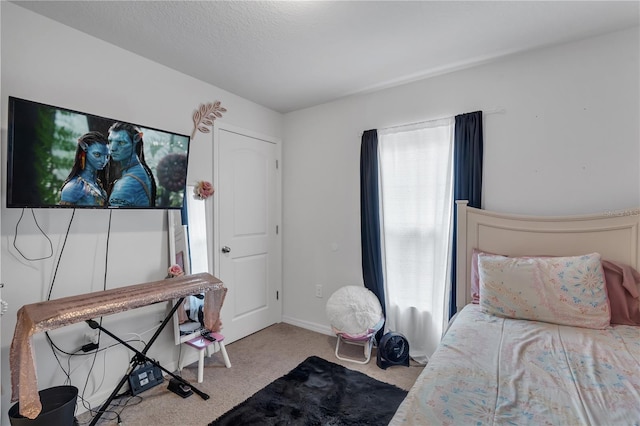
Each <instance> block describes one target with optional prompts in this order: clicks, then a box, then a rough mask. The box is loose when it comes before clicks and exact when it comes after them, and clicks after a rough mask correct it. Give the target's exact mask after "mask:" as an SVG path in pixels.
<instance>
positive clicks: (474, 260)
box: [471, 248, 495, 305]
mask: <svg viewBox="0 0 640 426" xmlns="http://www.w3.org/2000/svg"><path fill="white" fill-rule="evenodd" d="M480 254H490V255H494V254H495V253H489V252H486V251H480V250H478V249H476V248H474V249H473V251H472V252H471V303H475V304H476V305H477V304H478V303H480V275H479V274H478V255H480Z"/></svg>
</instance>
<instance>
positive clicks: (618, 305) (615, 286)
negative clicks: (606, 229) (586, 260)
mask: <svg viewBox="0 0 640 426" xmlns="http://www.w3.org/2000/svg"><path fill="white" fill-rule="evenodd" d="M602 267H603V269H604V277H605V280H606V281H607V293H608V295H609V304H610V305H611V324H625V325H640V293H639V291H638V290H639V288H640V272H638V271H636V270H635V269H633V268H632V267H631V266H629V265H625V264H624V263H619V262H613V261H610V260H603V261H602Z"/></svg>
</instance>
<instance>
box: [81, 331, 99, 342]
mask: <svg viewBox="0 0 640 426" xmlns="http://www.w3.org/2000/svg"><path fill="white" fill-rule="evenodd" d="M99 334H100V330H98V329H95V330H91V331H87V332H86V333H84V340H86V341H87V342H89V343H95V344H98V336H99Z"/></svg>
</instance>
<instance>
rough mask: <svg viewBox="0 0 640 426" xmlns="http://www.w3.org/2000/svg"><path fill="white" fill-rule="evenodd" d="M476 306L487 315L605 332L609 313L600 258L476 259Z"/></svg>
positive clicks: (488, 257)
mask: <svg viewBox="0 0 640 426" xmlns="http://www.w3.org/2000/svg"><path fill="white" fill-rule="evenodd" d="M478 274H479V277H480V305H481V306H482V308H483V309H484V310H485V311H486V312H488V313H491V314H494V315H498V316H503V317H508V318H518V319H527V320H534V321H544V322H549V323H554V324H561V325H570V326H576V327H585V328H595V329H603V328H606V327H607V326H609V322H610V320H611V311H610V307H609V300H608V298H607V290H606V284H605V278H604V272H603V268H602V263H601V259H600V254H598V253H591V254H587V255H583V256H571V257H526V258H525V257H505V256H498V255H488V254H480V255H479V256H478Z"/></svg>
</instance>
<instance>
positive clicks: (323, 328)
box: [282, 315, 335, 336]
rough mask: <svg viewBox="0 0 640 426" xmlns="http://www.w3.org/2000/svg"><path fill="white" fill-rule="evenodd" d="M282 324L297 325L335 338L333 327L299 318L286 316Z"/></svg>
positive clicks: (283, 317)
mask: <svg viewBox="0 0 640 426" xmlns="http://www.w3.org/2000/svg"><path fill="white" fill-rule="evenodd" d="M282 322H284V323H287V324H291V325H295V326H296V327H300V328H304V329H307V330H311V331H315V332H317V333H322V334H326V335H327V336H335V334H334V333H333V331H331V327H329V326H327V325H323V324H317V323H315V322H309V321H304V320H301V319H297V318H292V317H288V316H286V315H283V316H282Z"/></svg>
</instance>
